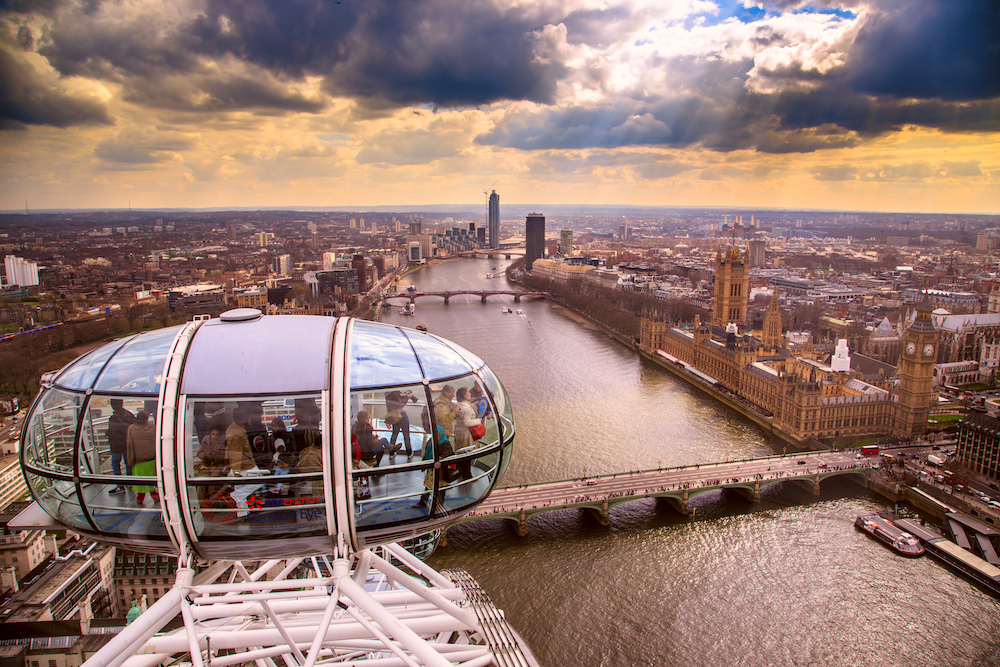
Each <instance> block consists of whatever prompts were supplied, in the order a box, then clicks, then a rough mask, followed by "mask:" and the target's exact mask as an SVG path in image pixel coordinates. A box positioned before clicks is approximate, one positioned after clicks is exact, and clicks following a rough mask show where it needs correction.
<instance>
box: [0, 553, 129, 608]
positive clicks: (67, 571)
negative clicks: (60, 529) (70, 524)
mask: <svg viewBox="0 0 1000 667" xmlns="http://www.w3.org/2000/svg"><path fill="white" fill-rule="evenodd" d="M63 548H64V549H68V550H69V551H68V553H66V555H65V556H54V557H52V558H50V559H49V561H50V562H49V563H48V565H43V566H39V567H44V569H43V570H42V571H41V572H38V568H36V569H35V571H33V572H31V575H32V576H31V578H30V579H29V580H28V581H27V582H26V585H25V586H24V587H23V588H21V589H20V590H19V591H17V592H16V593H14V594H13V595H12V596H11V597H10V598H9V599H7V600H6V602H5V603H3V604H2V605H0V622H3V623H29V622H37V621H65V620H70V619H74V618H77V619H78V618H80V617H81V609H83V610H84V611H83V614H84V616H87V617H88V618H109V617H111V616H112V615H115V612H116V610H115V607H114V597H113V595H112V590H113V574H114V558H115V547H114V546H112V545H110V544H104V543H101V542H93V541H89V540H75V541H74V542H71V543H69V544H68V545H65V546H64V547H63Z"/></svg>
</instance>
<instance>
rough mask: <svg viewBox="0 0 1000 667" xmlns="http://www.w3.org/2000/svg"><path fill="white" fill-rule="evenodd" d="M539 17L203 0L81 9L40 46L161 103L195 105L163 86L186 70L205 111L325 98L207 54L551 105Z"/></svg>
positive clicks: (465, 6) (410, 90)
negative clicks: (183, 15) (248, 77)
mask: <svg viewBox="0 0 1000 667" xmlns="http://www.w3.org/2000/svg"><path fill="white" fill-rule="evenodd" d="M146 11H152V10H146ZM550 18H551V17H550ZM556 18H558V17H556ZM546 23H547V19H546V20H542V19H537V18H536V19H530V18H528V17H527V16H525V15H524V13H523V12H519V11H517V10H512V11H508V12H501V11H499V10H498V9H497V8H496V7H494V5H493V4H492V3H475V4H473V3H464V2H457V1H453V0H438V1H433V2H402V3H396V2H380V1H375V2H364V3H361V2H358V3H355V2H343V3H336V2H329V1H324V0H249V1H246V2H244V1H238V0H209V2H208V3H207V6H206V9H205V11H204V13H202V14H200V15H198V16H196V17H192V18H191V19H190V20H188V21H186V22H182V23H181V24H179V25H177V24H175V23H171V22H166V21H164V20H158V18H157V17H156V16H151V15H146V16H143V15H141V14H140V15H136V16H133V17H131V18H130V19H116V20H107V17H105V16H104V15H103V14H102V13H101V12H93V11H83V10H82V9H81V8H79V7H77V8H69V9H66V10H64V11H62V12H60V13H57V18H56V19H55V20H54V21H53V23H52V25H51V27H50V28H49V29H48V33H47V39H46V44H45V45H43V46H42V47H41V48H40V49H39V52H40V53H41V54H42V55H44V56H45V57H46V58H48V60H49V62H50V63H51V64H52V66H53V67H55V69H56V70H57V71H58V72H59V73H60V74H62V75H63V76H86V77H92V78H96V79H100V80H106V81H112V82H115V83H117V84H120V85H122V86H123V90H124V95H125V96H126V99H128V100H129V101H132V102H135V103H138V104H148V105H149V106H156V107H166V108H189V109H197V108H199V107H197V106H192V104H191V103H190V102H189V99H188V97H190V95H185V94H184V93H183V91H182V87H178V86H175V85H167V86H166V87H163V88H160V83H161V82H162V81H164V80H168V79H169V78H170V77H180V76H183V77H189V78H190V81H191V83H192V84H193V85H195V86H197V87H198V88H199V89H200V90H201V92H205V93H208V95H209V96H210V97H212V98H214V101H211V102H209V103H207V104H204V105H203V106H202V107H201V108H203V109H205V110H216V109H219V108H225V109H229V108H255V107H260V106H263V107H268V108H271V109H274V110H277V111H313V112H315V111H318V110H320V109H321V108H322V105H321V104H317V103H316V101H315V100H304V99H301V98H297V97H296V96H295V95H294V94H291V93H289V94H288V95H282V94H278V93H277V92H276V91H275V89H274V87H275V85H276V84H274V85H271V86H270V87H268V88H267V89H264V88H258V89H256V90H255V89H254V88H253V87H250V86H246V85H244V86H243V87H242V89H241V90H234V89H233V86H234V82H233V81H231V80H229V79H228V78H227V77H226V76H225V74H224V73H220V72H219V68H213V69H212V71H211V72H206V71H205V69H206V61H212V62H216V63H219V64H220V66H221V67H222V68H225V67H228V66H229V65H230V64H232V63H234V62H235V63H239V64H242V65H244V66H250V67H251V68H259V69H260V70H262V71H263V72H266V73H267V74H268V75H270V76H271V77H273V79H274V80H275V81H286V82H299V81H301V80H302V79H303V78H305V77H311V76H314V77H319V78H320V79H321V80H322V87H323V90H324V91H325V92H327V93H328V94H332V95H339V96H346V97H354V98H358V99H360V100H362V107H363V108H364V109H367V110H372V109H378V108H379V107H385V106H389V107H393V108H398V107H400V106H404V105H411V104H431V105H435V106H441V107H456V106H475V105H479V104H490V103H493V102H497V101H501V100H530V101H534V102H540V103H549V102H552V101H553V99H554V94H555V85H556V82H557V80H558V78H559V77H560V76H561V75H562V74H563V73H564V72H565V69H564V67H563V66H562V65H561V64H560V63H558V62H542V61H541V60H539V59H538V58H536V56H535V48H534V47H535V43H536V40H537V35H536V33H535V31H536V30H539V29H541V28H543V27H544V26H545V25H546ZM220 89H225V90H224V91H223V94H219V92H220ZM257 93H262V94H257ZM174 94H177V95H178V96H177V97H176V99H173V100H171V99H168V98H169V97H170V96H171V95H174ZM194 97H197V96H194Z"/></svg>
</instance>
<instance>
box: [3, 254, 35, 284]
mask: <svg viewBox="0 0 1000 667" xmlns="http://www.w3.org/2000/svg"><path fill="white" fill-rule="evenodd" d="M3 266H4V271H5V272H6V273H7V282H6V284H7V285H17V286H18V287H34V286H36V285H38V264H36V263H35V262H29V261H27V260H25V259H23V258H21V257H15V256H14V255H7V256H6V257H5V258H4V260H3Z"/></svg>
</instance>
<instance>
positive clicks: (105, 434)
mask: <svg viewBox="0 0 1000 667" xmlns="http://www.w3.org/2000/svg"><path fill="white" fill-rule="evenodd" d="M157 407H158V406H157V401H156V400H155V399H148V398H147V399H143V398H137V397H135V396H120V397H112V396H95V395H92V396H91V398H90V401H89V402H88V403H87V410H86V415H85V417H84V419H83V424H82V427H81V429H80V440H79V443H78V445H79V446H78V451H77V463H78V473H79V475H80V487H81V492H82V493H83V500H84V504H85V505H86V507H87V511H88V512H90V515H91V518H92V519H93V520H94V523H95V524H96V525H97V527H98V529H99V530H101V531H102V532H104V533H106V534H109V535H117V536H120V537H126V538H129V539H140V538H142V539H152V540H167V539H168V537H167V531H166V527H165V526H164V524H163V518H162V516H161V514H160V505H159V501H158V500H157V498H158V497H159V489H158V481H157V480H156V479H155V477H156V468H157V463H156V453H155V432H156V421H155V420H156V414H157ZM143 450H144V451H145V454H143V453H142V451H143ZM140 459H145V460H140ZM116 478H117V479H116ZM150 478H154V479H150Z"/></svg>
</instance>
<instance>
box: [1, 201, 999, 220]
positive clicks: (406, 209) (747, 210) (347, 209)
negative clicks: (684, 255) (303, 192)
mask: <svg viewBox="0 0 1000 667" xmlns="http://www.w3.org/2000/svg"><path fill="white" fill-rule="evenodd" d="M505 207H506V208H514V209H518V210H520V209H525V210H527V209H532V211H537V212H539V213H542V214H543V215H545V211H544V209H545V208H548V209H551V210H555V211H556V212H555V213H553V216H556V215H570V213H565V212H562V213H560V211H566V210H567V209H618V210H622V211H627V210H634V211H648V212H651V213H652V212H663V213H666V212H669V211H718V212H719V213H720V214H724V213H727V212H730V213H731V214H733V215H745V214H752V213H757V212H760V213H822V214H835V215H840V214H862V215H865V214H867V215H901V216H906V215H913V216H951V215H954V216H979V217H1000V212H998V213H993V212H988V211H968V212H954V211H904V210H887V211H881V210H862V209H836V208H790V207H775V206H756V207H743V206H712V205H706V206H677V205H666V204H664V205H656V204H650V205H636V204H530V203H528V204H520V203H518V204H501V219H503V216H502V212H503V210H504V208H505ZM481 208H482V204H400V205H398V206H391V205H384V204H380V205H359V206H281V205H273V206H272V205H268V206H205V207H188V206H172V207H166V206H162V207H151V208H145V207H144V208H139V207H127V206H126V207H122V208H51V209H37V210H35V209H30V208H29V210H28V212H25V211H24V210H19V209H8V210H2V209H0V216H19V215H20V216H24V217H31V216H33V215H55V214H64V213H144V214H145V213H161V212H162V213H224V212H228V211H234V212H254V211H267V212H275V213H278V212H283V211H289V212H303V213H305V212H310V213H324V212H329V213H394V212H399V213H415V212H427V213H448V212H452V211H454V212H456V213H459V212H461V213H468V212H471V211H476V212H478V209H481ZM518 217H520V216H518ZM483 219H485V216H484V217H483Z"/></svg>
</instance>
